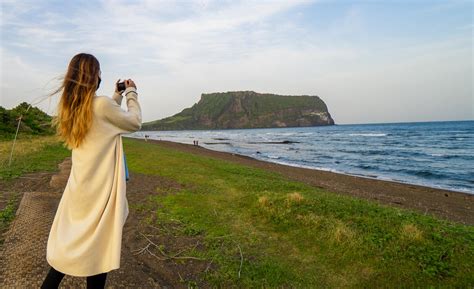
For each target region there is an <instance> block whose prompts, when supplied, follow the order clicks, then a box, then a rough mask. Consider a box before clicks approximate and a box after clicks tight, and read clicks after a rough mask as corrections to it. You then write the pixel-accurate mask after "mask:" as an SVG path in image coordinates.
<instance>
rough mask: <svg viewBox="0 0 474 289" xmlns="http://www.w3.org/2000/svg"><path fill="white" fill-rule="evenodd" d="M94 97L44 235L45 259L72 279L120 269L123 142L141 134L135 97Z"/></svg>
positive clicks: (124, 201) (131, 94)
mask: <svg viewBox="0 0 474 289" xmlns="http://www.w3.org/2000/svg"><path fill="white" fill-rule="evenodd" d="M123 95H125V97H126V103H127V107H128V111H125V110H123V109H122V108H121V103H122V98H123V96H122V95H120V94H117V93H115V94H114V96H113V98H110V97H108V96H94V100H93V123H92V127H91V128H90V131H89V132H88V133H87V135H86V137H85V139H84V141H83V143H82V144H81V145H80V146H79V147H78V148H75V149H73V150H72V167H71V173H70V175H69V179H68V182H67V185H66V188H65V189H64V192H63V195H62V197H61V200H60V202H59V206H58V209H57V211H56V215H55V217H54V220H53V224H52V226H51V230H50V233H49V238H48V244H47V252H46V259H47V261H48V263H49V264H50V265H51V266H52V267H53V268H55V269H56V270H58V271H60V272H63V273H65V274H67V275H71V276H91V275H96V274H100V273H104V272H109V271H111V270H114V269H118V268H119V267H120V250H121V245H122V228H123V225H124V223H125V220H126V219H127V216H128V201H127V198H126V181H125V167H124V165H125V164H124V159H123V147H122V136H121V134H123V133H131V132H135V131H138V130H139V129H140V128H141V122H142V115H141V108H140V105H139V103H138V99H137V98H138V95H137V93H136V91H135V89H134V88H133V87H129V88H127V89H126V90H125V91H124V92H123Z"/></svg>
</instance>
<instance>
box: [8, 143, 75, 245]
mask: <svg viewBox="0 0 474 289" xmlns="http://www.w3.org/2000/svg"><path fill="white" fill-rule="evenodd" d="M12 144H13V140H5V138H3V140H2V141H0V201H1V202H5V203H6V205H2V206H0V234H2V233H3V232H5V230H6V229H7V228H8V226H9V224H10V223H11V221H12V220H13V218H14V217H15V212H16V209H17V208H18V205H19V202H20V200H21V198H20V196H19V193H20V192H10V191H5V188H4V186H6V185H5V184H6V182H12V181H15V179H17V178H18V177H19V176H22V175H24V174H25V173H33V172H39V171H41V172H44V171H55V170H57V169H58V164H59V163H60V162H61V161H62V160H63V159H64V158H65V157H67V156H70V154H71V152H70V151H69V150H67V149H66V148H65V147H63V146H62V145H61V143H60V142H59V140H58V139H57V138H56V137H55V136H29V135H19V138H18V139H17V141H16V143H15V147H14V150H13V157H12V161H11V164H10V165H8V163H9V159H10V152H11V149H12ZM1 244H3V238H2V237H0V245H1Z"/></svg>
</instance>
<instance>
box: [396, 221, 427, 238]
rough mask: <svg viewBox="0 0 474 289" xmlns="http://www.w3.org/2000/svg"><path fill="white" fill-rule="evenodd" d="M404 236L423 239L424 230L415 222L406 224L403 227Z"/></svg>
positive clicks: (402, 233)
mask: <svg viewBox="0 0 474 289" xmlns="http://www.w3.org/2000/svg"><path fill="white" fill-rule="evenodd" d="M401 236H402V238H405V239H409V240H413V241H420V240H421V239H423V232H422V231H421V230H420V229H418V227H417V226H416V225H414V224H405V225H403V226H402V229H401Z"/></svg>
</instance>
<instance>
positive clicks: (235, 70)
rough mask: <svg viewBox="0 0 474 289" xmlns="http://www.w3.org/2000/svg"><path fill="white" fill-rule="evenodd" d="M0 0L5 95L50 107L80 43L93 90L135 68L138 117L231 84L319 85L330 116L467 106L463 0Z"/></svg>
mask: <svg viewBox="0 0 474 289" xmlns="http://www.w3.org/2000/svg"><path fill="white" fill-rule="evenodd" d="M0 1H1V10H0V16H1V18H0V19H1V21H0V44H1V45H0V80H1V81H0V105H1V106H3V107H6V108H12V107H15V106H16V105H18V104H19V103H21V102H23V101H26V102H28V103H32V102H33V103H37V104H35V105H36V106H38V107H40V108H41V109H42V110H44V111H45V112H47V113H49V114H50V115H52V114H55V110H56V105H57V102H58V100H59V95H56V96H53V97H48V93H50V92H52V91H53V90H54V89H55V88H56V87H57V86H58V85H59V84H60V78H61V77H62V76H63V75H64V73H65V72H66V69H67V65H68V63H69V61H70V60H71V58H72V57H73V56H74V55H75V54H77V53H80V52H86V53H91V54H93V55H95V56H96V57H97V59H98V60H99V62H100V65H101V71H102V82H101V86H100V88H99V90H98V91H97V94H98V95H108V96H112V94H113V91H114V85H115V82H116V81H117V79H119V78H121V79H124V78H131V79H133V80H134V81H135V83H136V85H137V88H138V89H137V91H138V98H139V102H140V105H141V108H142V120H143V122H147V121H152V120H156V119H161V118H164V117H168V116H171V115H174V114H176V113H178V112H180V111H181V110H183V109H184V108H186V107H190V106H192V105H193V104H194V103H197V102H198V101H199V99H200V97H201V94H202V93H211V92H225V91H237V90H253V91H256V92H260V93H275V94H283V95H317V96H319V97H320V98H321V99H322V100H324V101H325V103H326V104H327V106H328V108H329V111H330V113H331V115H332V117H333V118H334V120H335V122H336V124H358V123H387V122H412V121H445V120H473V119H474V96H473V88H474V84H473V83H474V81H473V71H472V70H473V64H474V62H473V46H472V45H473V28H474V27H473V19H472V17H473V16H472V15H473V3H472V1H448V0H446V1H428V0H426V1H421V0H413V1H408V0H406V1H404V0H398V1H390V0H386V1H368V0H367V1H298V0H294V1H293V0H292V1H290V0H287V1H276V0H275V1H213V0H198V1H191V0H189V1H183V0H181V1H151V0H138V1H117V0H106V1H63V0H61V1H40V0H35V1H13V0H10V1H9V0H0ZM122 108H123V109H126V105H125V102H123V103H122Z"/></svg>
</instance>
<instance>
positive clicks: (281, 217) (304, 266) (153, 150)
mask: <svg viewBox="0 0 474 289" xmlns="http://www.w3.org/2000/svg"><path fill="white" fill-rule="evenodd" d="M124 148H125V152H126V155H127V163H128V165H129V169H130V170H132V171H134V172H139V173H144V174H151V175H160V176H163V177H167V178H170V179H173V180H175V181H176V182H178V183H181V184H188V185H191V186H186V187H187V188H189V187H191V188H192V189H184V190H182V191H180V192H178V193H172V194H163V195H158V196H154V197H151V198H150V199H149V200H148V203H147V208H148V209H150V211H157V212H158V213H157V218H158V222H160V223H161V225H163V224H164V225H166V224H173V226H170V227H175V226H176V224H180V230H177V231H176V232H175V233H177V234H187V235H200V236H202V237H203V238H204V239H205V240H206V241H205V242H206V245H207V248H208V250H207V251H205V252H196V255H197V256H199V257H204V258H207V259H208V260H212V262H214V263H215V264H218V267H219V269H218V270H217V271H216V272H210V273H209V272H208V273H207V274H205V278H206V279H207V280H208V281H209V282H210V283H211V284H215V285H219V286H224V287H227V286H235V287H298V288H302V287H313V288H314V287H317V288H362V287H363V288H369V287H370V288H374V287H384V288H385V287H392V288H402V287H403V288H406V287H423V288H431V287H432V288H435V287H436V288H438V287H457V288H460V287H462V288H466V287H469V286H473V285H474V274H473V272H474V271H473V267H474V261H473V260H474V228H473V227H472V226H464V225H459V224H455V223H451V222H447V221H442V220H438V219H435V218H433V217H430V216H425V215H420V214H418V213H414V212H411V211H407V210H403V209H398V208H394V207H388V206H382V205H378V204H376V203H373V202H369V201H365V200H361V199H356V198H351V197H349V196H342V195H337V194H335V193H331V192H326V191H321V190H319V189H316V188H313V187H310V186H308V185H305V184H303V183H298V182H294V181H289V180H287V179H285V177H284V176H282V175H279V174H276V173H270V172H267V171H264V170H260V169H256V168H251V167H246V166H242V165H239V164H235V163H231V162H227V161H223V160H217V159H212V158H208V157H203V156H198V155H193V154H189V153H185V152H180V151H177V150H173V149H169V148H164V147H161V146H157V145H154V144H151V143H145V142H140V141H137V140H134V139H127V138H124ZM239 272H240V274H239Z"/></svg>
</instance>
